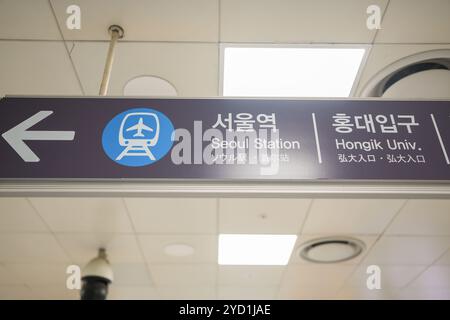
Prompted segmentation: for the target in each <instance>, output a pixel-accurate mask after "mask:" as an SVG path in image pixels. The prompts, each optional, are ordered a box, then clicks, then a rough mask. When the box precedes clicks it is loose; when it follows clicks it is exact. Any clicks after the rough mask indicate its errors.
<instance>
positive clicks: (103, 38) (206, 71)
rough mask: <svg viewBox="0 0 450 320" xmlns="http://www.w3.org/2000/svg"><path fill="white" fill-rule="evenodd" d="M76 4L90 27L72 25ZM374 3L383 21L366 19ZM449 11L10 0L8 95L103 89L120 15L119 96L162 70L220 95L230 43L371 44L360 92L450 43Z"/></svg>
mask: <svg viewBox="0 0 450 320" xmlns="http://www.w3.org/2000/svg"><path fill="white" fill-rule="evenodd" d="M71 4H77V5H79V6H80V8H81V30H68V29H67V28H66V25H65V23H66V18H67V17H68V15H67V13H66V8H67V7H68V6H69V5H71ZM373 4H375V5H378V6H379V7H380V9H381V10H382V14H383V20H382V25H381V27H382V28H381V29H380V30H369V29H368V28H367V27H366V18H367V14H366V8H367V7H368V6H369V5H373ZM30 7H32V8H33V10H30ZM449 11H450V2H449V1H448V0H429V1H423V0H390V1H388V0H345V1H339V3H338V2H336V1H332V0H320V1H309V0H282V1H280V0H264V1H261V0H248V1H240V0H192V1H183V0H170V1H167V0H127V1H124V0H96V1H88V0H77V1H73V0H57V1H53V0H50V1H49V0H2V1H1V2H0V52H1V59H0V71H1V72H0V95H5V94H9V95H19V94H27V95H33V94H34V95H38V94H39V95H83V94H85V95H97V94H98V89H99V87H100V81H101V77H102V72H103V67H104V60H105V57H106V52H107V49H108V39H109V35H108V32H107V28H108V26H109V25H111V24H120V25H121V26H122V27H123V28H124V29H125V38H124V39H123V40H121V41H120V43H119V45H118V47H117V52H116V59H115V62H114V68H113V72H112V78H111V82H110V91H109V92H110V94H111V95H122V93H123V88H124V86H125V84H126V82H127V81H128V80H130V79H131V78H134V77H136V76H139V75H154V76H158V77H161V78H164V79H166V80H168V81H169V82H170V83H172V84H173V85H174V86H175V87H176V89H177V92H178V95H179V96H182V97H186V96H190V97H208V96H212V97H213V96H217V95H219V92H220V90H219V83H220V79H219V77H220V75H219V70H220V68H219V66H220V48H219V47H220V44H222V43H246V44H252V43H289V44H308V43H313V44H323V43H326V44H368V45H370V48H371V50H370V53H369V56H368V59H367V61H366V63H365V65H364V66H363V69H362V73H361V77H360V80H359V83H358V84H357V86H358V90H357V92H360V91H361V90H362V88H363V87H364V85H365V84H366V83H367V82H368V81H369V80H370V79H371V78H372V77H373V76H374V75H375V74H376V73H377V72H378V71H380V70H381V69H382V68H383V67H385V66H387V65H389V64H390V63H392V62H394V61H396V60H397V59H399V58H402V57H405V56H408V55H411V54H414V53H417V52H422V51H427V50H432V49H443V48H447V49H448V48H450V20H449V19H448V16H447V13H448V12H449Z"/></svg>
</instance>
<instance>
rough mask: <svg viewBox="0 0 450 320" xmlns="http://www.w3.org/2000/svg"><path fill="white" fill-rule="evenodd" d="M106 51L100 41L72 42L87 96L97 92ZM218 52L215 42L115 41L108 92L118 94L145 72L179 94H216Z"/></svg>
mask: <svg viewBox="0 0 450 320" xmlns="http://www.w3.org/2000/svg"><path fill="white" fill-rule="evenodd" d="M107 50H108V44H107V43H104V42H75V45H74V47H73V49H72V53H71V56H72V59H73V61H74V64H75V67H76V69H77V72H78V74H79V76H80V79H81V82H82V83H83V87H84V88H85V91H86V94H88V95H97V94H98V90H99V88H100V82H101V80H102V75H103V68H104V64H105V57H106V54H107ZM218 52H219V51H218V45H215V44H190V43H144V42H140V43H124V42H119V43H118V45H117V47H116V52H115V58H114V66H113V71H112V73H111V81H110V85H109V91H108V94H109V95H113V96H114V95H115V96H122V95H123V89H124V87H125V85H126V83H127V81H129V80H131V79H133V78H135V77H137V76H142V75H149V76H156V77H159V78H162V79H164V80H167V81H168V82H170V83H171V84H172V85H173V86H174V87H175V89H176V90H177V93H178V96H180V97H211V96H216V95H217V92H218V91H217V89H218V70H219V65H218Z"/></svg>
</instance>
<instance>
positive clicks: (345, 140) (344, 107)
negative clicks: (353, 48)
mask: <svg viewBox="0 0 450 320" xmlns="http://www.w3.org/2000/svg"><path fill="white" fill-rule="evenodd" d="M0 134H1V138H0V161H1V165H0V179H9V180H11V179H96V180H98V179H202V180H211V179H214V180H319V179H320V180H323V179H325V180H450V160H449V152H450V101H390V100H282V99H280V100H267V99H264V100H263V99H129V98H89V97H88V98H86V97H80V98H59V97H58V98H3V99H2V100H1V101H0Z"/></svg>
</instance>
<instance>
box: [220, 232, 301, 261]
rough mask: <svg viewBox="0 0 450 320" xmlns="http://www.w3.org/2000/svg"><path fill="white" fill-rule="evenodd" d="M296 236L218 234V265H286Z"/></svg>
mask: <svg viewBox="0 0 450 320" xmlns="http://www.w3.org/2000/svg"><path fill="white" fill-rule="evenodd" d="M296 240H297V236H296V235H280V234H220V235H219V261H218V262H219V264H220V265H287V264H288V262H289V258H290V256H291V253H292V249H293V248H294V244H295V241H296Z"/></svg>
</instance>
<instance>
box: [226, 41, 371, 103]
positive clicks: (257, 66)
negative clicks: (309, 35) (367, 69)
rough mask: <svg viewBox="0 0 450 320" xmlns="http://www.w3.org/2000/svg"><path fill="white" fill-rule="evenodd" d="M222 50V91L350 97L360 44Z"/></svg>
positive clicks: (240, 94) (359, 61)
mask: <svg viewBox="0 0 450 320" xmlns="http://www.w3.org/2000/svg"><path fill="white" fill-rule="evenodd" d="M223 48H224V49H223V51H222V59H223V60H222V93H223V95H224V96H237V97H244V96H246V97H349V96H350V95H351V92H352V88H353V86H354V83H355V79H356V78H357V75H358V72H359V70H360V66H361V64H362V61H363V58H364V56H365V53H366V49H365V47H363V46H359V47H348V46H347V47H338V46H330V47H314V46H312V47H293V46H285V47H279V46H269V47H251V46H244V47H242V46H241V47H237V46H225V47H223Z"/></svg>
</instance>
